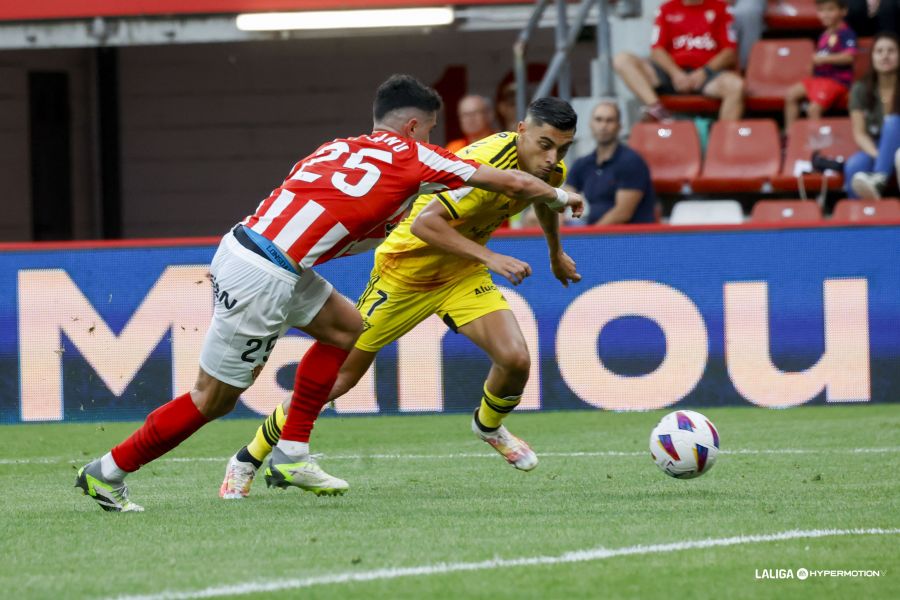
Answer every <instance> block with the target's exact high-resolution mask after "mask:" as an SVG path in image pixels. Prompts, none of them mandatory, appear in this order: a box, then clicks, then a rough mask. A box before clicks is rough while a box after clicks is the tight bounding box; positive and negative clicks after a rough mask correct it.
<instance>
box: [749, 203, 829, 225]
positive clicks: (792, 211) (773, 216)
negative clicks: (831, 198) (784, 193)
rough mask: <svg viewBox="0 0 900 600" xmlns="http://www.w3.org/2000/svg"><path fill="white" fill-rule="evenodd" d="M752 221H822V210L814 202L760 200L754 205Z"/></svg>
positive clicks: (751, 215)
mask: <svg viewBox="0 0 900 600" xmlns="http://www.w3.org/2000/svg"><path fill="white" fill-rule="evenodd" d="M750 220H751V221H754V222H757V223H774V222H783V221H821V220H822V209H821V208H819V205H818V204H817V203H816V202H813V201H812V200H760V201H759V202H757V203H756V204H754V205H753V210H752V212H751V213H750Z"/></svg>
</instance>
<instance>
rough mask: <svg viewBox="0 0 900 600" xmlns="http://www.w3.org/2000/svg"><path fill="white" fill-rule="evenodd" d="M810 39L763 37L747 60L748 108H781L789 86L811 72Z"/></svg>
mask: <svg viewBox="0 0 900 600" xmlns="http://www.w3.org/2000/svg"><path fill="white" fill-rule="evenodd" d="M814 52H815V46H814V45H813V43H812V41H811V40H760V41H758V42H756V43H755V44H753V49H752V50H751V51H750V59H749V60H748V61H747V76H746V89H747V100H746V103H747V109H748V110H760V111H780V110H783V109H784V96H785V94H786V93H787V90H788V88H789V87H791V86H792V85H794V84H795V83H797V82H799V81H800V80H801V79H803V78H804V77H808V76H809V75H810V74H812V68H813V64H812V57H813V53H814Z"/></svg>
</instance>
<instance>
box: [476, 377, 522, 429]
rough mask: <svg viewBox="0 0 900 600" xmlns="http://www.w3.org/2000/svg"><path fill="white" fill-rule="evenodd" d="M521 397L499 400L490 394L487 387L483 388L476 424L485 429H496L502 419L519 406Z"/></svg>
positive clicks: (498, 397)
mask: <svg viewBox="0 0 900 600" xmlns="http://www.w3.org/2000/svg"><path fill="white" fill-rule="evenodd" d="M521 400H522V395H521V394H519V395H518V396H506V397H505V398H501V397H500V396H495V395H494V394H492V393H490V392H489V391H488V389H487V385H485V386H484V396H482V397H481V407H479V409H478V422H479V423H481V424H482V425H483V426H484V427H486V428H487V429H497V428H498V427H500V424H501V422H502V421H503V419H504V418H505V417H506V415H508V414H509V413H511V412H512V411H513V409H514V408H515V407H517V406H518V405H519V402H520V401H521Z"/></svg>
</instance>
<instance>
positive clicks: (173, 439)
mask: <svg viewBox="0 0 900 600" xmlns="http://www.w3.org/2000/svg"><path fill="white" fill-rule="evenodd" d="M208 422H209V421H208V419H207V418H206V417H204V416H203V415H202V414H201V413H200V411H199V410H197V407H196V406H195V405H194V401H193V400H191V395H190V393H187V394H184V395H183V396H178V397H177V398H175V399H174V400H172V401H170V402H168V403H166V404H163V405H162V406H160V407H159V408H157V409H156V410H154V411H153V412H152V413H150V414H149V415H147V420H146V421H144V424H143V425H141V427H140V428H138V430H137V431H135V432H134V433H132V434H131V436H130V437H129V438H128V439H126V440H125V441H123V442H122V443H121V444H119V445H118V446H116V447H115V448H113V449H112V450H111V451H110V454H111V457H112V459H113V460H114V461H115V464H116V465H117V466H118V468H120V469H122V470H123V471H126V472H128V473H133V472H134V471H137V470H138V469H140V468H141V466H142V465H146V464H147V463H148V462H151V461H153V460H156V459H157V458H159V457H160V456H162V455H163V454H165V453H166V452H168V451H169V450H171V449H172V448H174V447H175V446H177V445H178V444H180V443H181V442H183V441H184V440H186V439H187V438H189V437H190V436H191V435H192V434H193V433H194V432H195V431H197V430H198V429H200V428H201V427H203V426H204V425H206V423H208Z"/></svg>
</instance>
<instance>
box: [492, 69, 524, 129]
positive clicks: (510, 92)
mask: <svg viewBox="0 0 900 600" xmlns="http://www.w3.org/2000/svg"><path fill="white" fill-rule="evenodd" d="M497 120H498V121H499V122H500V128H501V131H515V130H516V127H517V126H518V124H519V116H518V115H517V114H516V82H515V81H513V80H510V81H507V82H506V83H504V84H502V85H501V87H500V90H499V91H498V92H497Z"/></svg>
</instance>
